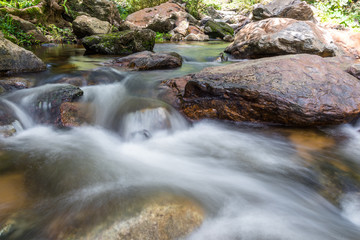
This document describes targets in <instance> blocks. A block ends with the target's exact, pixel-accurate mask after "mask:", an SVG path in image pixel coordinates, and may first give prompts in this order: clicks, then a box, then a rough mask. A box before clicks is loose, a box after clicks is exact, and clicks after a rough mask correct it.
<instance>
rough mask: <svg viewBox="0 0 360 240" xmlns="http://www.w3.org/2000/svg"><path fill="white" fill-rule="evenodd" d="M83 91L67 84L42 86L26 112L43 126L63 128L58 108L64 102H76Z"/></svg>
mask: <svg viewBox="0 0 360 240" xmlns="http://www.w3.org/2000/svg"><path fill="white" fill-rule="evenodd" d="M82 95H83V91H82V90H81V89H80V88H78V87H75V86H72V85H68V84H56V85H55V84H54V85H46V86H43V90H42V91H41V92H40V93H39V94H38V95H36V97H35V99H34V100H33V101H32V103H31V104H30V106H29V108H28V111H29V112H30V114H31V115H32V116H33V118H35V121H36V122H38V123H43V124H53V125H56V126H60V127H62V126H64V125H63V123H62V120H61V111H60V106H61V105H62V104H63V103H65V102H74V101H77V100H78V99H79V98H80V97H81V96H82Z"/></svg>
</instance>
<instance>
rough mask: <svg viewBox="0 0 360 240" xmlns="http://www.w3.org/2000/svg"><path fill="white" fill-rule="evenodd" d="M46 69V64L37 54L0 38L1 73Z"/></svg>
mask: <svg viewBox="0 0 360 240" xmlns="http://www.w3.org/2000/svg"><path fill="white" fill-rule="evenodd" d="M45 69H46V65H45V64H44V63H43V62H42V61H41V60H40V58H38V57H37V56H35V54H33V53H32V52H30V51H28V50H25V49H24V48H22V47H19V46H18V45H16V44H14V43H12V42H10V41H9V40H7V39H4V38H0V75H6V74H12V73H18V72H39V71H44V70H45Z"/></svg>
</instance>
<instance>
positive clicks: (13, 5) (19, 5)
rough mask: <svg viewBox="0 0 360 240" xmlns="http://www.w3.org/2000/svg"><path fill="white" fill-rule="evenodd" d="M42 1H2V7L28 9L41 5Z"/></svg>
mask: <svg viewBox="0 0 360 240" xmlns="http://www.w3.org/2000/svg"><path fill="white" fill-rule="evenodd" d="M40 2H41V0H10V1H9V0H0V7H11V8H19V9H22V8H27V7H31V6H35V5H37V4H39V3H40Z"/></svg>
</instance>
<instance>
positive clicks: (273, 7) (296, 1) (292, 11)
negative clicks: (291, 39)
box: [252, 0, 314, 21]
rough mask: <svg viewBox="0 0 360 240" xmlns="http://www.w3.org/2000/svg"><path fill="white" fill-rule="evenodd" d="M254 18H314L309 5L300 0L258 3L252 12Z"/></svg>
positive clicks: (277, 0)
mask: <svg viewBox="0 0 360 240" xmlns="http://www.w3.org/2000/svg"><path fill="white" fill-rule="evenodd" d="M252 14H253V19H254V20H263V19H266V18H271V17H281V18H293V19H297V20H303V21H307V20H311V21H313V20H314V13H313V11H312V9H311V6H310V5H309V4H307V3H306V2H305V1H301V0H274V1H272V2H270V3H268V4H266V5H262V4H258V5H257V6H256V7H255V8H254V10H253V12H252Z"/></svg>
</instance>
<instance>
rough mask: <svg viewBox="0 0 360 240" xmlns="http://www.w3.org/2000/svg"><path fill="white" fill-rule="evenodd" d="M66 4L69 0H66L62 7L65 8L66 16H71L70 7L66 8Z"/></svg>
mask: <svg viewBox="0 0 360 240" xmlns="http://www.w3.org/2000/svg"><path fill="white" fill-rule="evenodd" d="M66 2H67V0H64V2H63V3H62V4H61V6H63V7H64V9H65V12H66V14H67V15H69V9H68V7H67V6H66Z"/></svg>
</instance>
